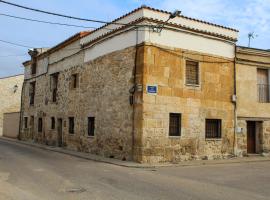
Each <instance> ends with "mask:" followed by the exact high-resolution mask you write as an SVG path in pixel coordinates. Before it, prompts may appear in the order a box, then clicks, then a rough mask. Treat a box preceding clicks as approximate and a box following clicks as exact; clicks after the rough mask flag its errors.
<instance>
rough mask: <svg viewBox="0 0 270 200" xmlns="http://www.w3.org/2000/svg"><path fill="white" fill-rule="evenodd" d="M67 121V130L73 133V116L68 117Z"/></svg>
mask: <svg viewBox="0 0 270 200" xmlns="http://www.w3.org/2000/svg"><path fill="white" fill-rule="evenodd" d="M68 122H69V123H68V132H69V133H70V134H74V117H69V118H68Z"/></svg>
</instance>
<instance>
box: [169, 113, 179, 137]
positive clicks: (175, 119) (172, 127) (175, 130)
mask: <svg viewBox="0 0 270 200" xmlns="http://www.w3.org/2000/svg"><path fill="white" fill-rule="evenodd" d="M169 136H181V114H180V113H170V121H169Z"/></svg>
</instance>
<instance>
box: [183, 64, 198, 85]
mask: <svg viewBox="0 0 270 200" xmlns="http://www.w3.org/2000/svg"><path fill="white" fill-rule="evenodd" d="M186 84H188V85H199V63H198V62H194V61H189V60H187V61H186Z"/></svg>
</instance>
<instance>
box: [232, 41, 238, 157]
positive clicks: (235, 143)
mask: <svg viewBox="0 0 270 200" xmlns="http://www.w3.org/2000/svg"><path fill="white" fill-rule="evenodd" d="M236 51H237V47H236V45H235V46H234V95H235V97H236V99H235V102H234V141H233V152H234V155H235V156H236V154H237V153H236V150H237V137H236V134H237V130H236V129H237V89H236V62H237V57H236V54H237V53H236Z"/></svg>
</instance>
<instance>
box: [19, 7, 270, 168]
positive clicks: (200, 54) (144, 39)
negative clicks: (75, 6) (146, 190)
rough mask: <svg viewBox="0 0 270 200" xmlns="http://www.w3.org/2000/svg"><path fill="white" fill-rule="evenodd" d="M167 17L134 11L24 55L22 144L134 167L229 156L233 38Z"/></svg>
mask: <svg viewBox="0 0 270 200" xmlns="http://www.w3.org/2000/svg"><path fill="white" fill-rule="evenodd" d="M170 14H171V13H169V12H166V11H162V10H156V9H153V8H149V7H141V8H138V9H136V10H134V11H132V12H130V13H128V14H126V15H124V16H122V17H120V18H118V19H116V20H114V21H113V23H109V24H106V25H105V26H104V27H101V28H99V29H97V30H94V31H93V32H91V33H90V32H82V33H79V34H76V35H75V36H72V37H71V38H69V39H68V40H66V41H64V42H62V43H60V44H59V45H57V46H56V47H53V48H51V49H50V50H48V51H46V52H43V53H40V52H38V51H36V50H33V51H31V52H30V54H31V55H32V59H31V61H27V62H25V63H24V66H25V87H24V88H23V94H22V95H23V96H22V99H23V102H22V118H21V121H22V122H23V123H22V126H21V134H20V137H21V138H22V139H24V140H34V141H36V142H39V143H44V144H48V145H58V146H65V147H66V148H69V149H74V150H78V151H84V152H91V153H94V154H98V155H103V156H106V157H115V158H118V159H123V160H135V161H137V162H149V163H152V162H178V161H182V160H190V159H215V158H226V157H228V156H232V155H234V154H235V152H236V150H238V149H236V135H235V129H236V128H235V120H236V107H235V105H236V99H235V97H236V93H235V92H236V89H235V88H236V85H235V81H234V80H235V70H236V69H235V67H236V65H235V49H236V45H235V43H236V41H237V35H238V31H237V30H235V29H232V28H227V27H223V26H220V25H216V24H212V23H208V22H204V21H201V20H196V19H192V18H188V17H185V16H177V17H175V18H173V19H170V20H169V21H168V22H165V21H166V20H167V19H168V18H169V16H170ZM239 100H241V98H240V97H239ZM239 116H240V115H239ZM239 122H240V121H239ZM237 137H240V134H239V135H237ZM268 142H269V141H268ZM238 143H239V142H237V144H238Z"/></svg>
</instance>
